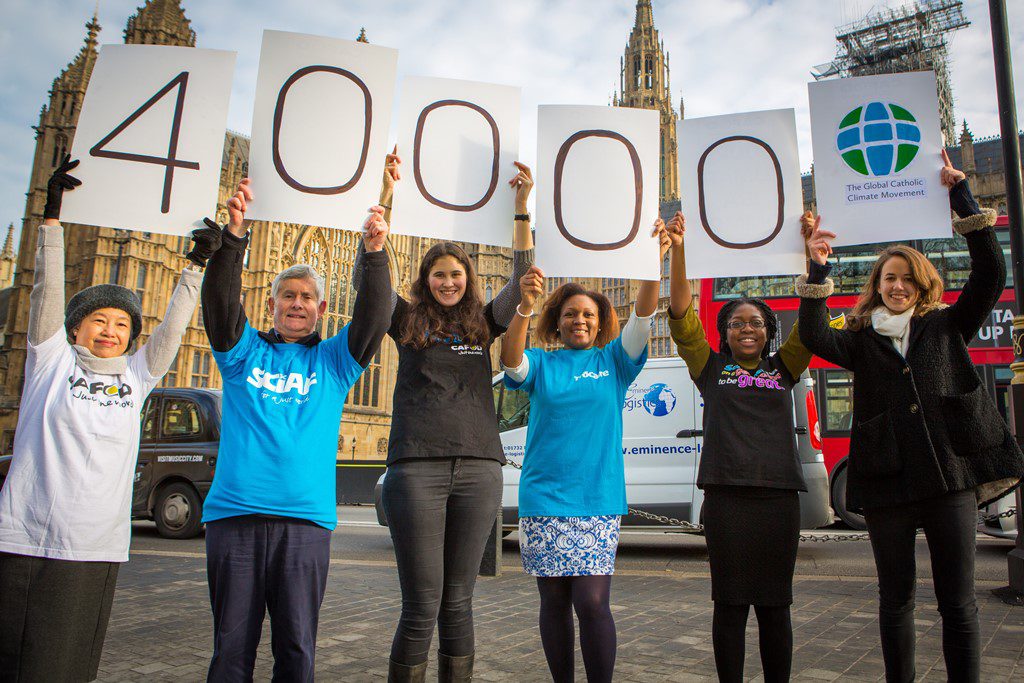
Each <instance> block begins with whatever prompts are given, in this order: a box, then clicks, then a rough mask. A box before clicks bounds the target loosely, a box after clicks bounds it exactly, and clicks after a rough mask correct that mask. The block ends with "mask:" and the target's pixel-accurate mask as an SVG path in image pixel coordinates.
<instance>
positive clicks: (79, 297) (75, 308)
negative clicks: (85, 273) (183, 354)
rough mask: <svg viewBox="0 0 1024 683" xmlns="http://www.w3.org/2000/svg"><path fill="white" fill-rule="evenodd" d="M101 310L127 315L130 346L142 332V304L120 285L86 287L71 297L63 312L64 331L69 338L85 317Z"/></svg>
mask: <svg viewBox="0 0 1024 683" xmlns="http://www.w3.org/2000/svg"><path fill="white" fill-rule="evenodd" d="M101 308H117V309H120V310H122V311H124V312H125V313H127V314H128V315H129V316H130V317H131V319H132V333H131V337H130V338H129V339H128V345H129V346H130V345H131V343H132V342H133V341H135V338H136V337H138V336H139V333H140V332H142V302H141V301H139V297H138V296H136V294H135V292H133V291H132V290H130V289H128V288H127V287H122V286H120V285H93V286H92V287H86V288H85V289H83V290H82V291H81V292H79V293H78V294H75V295H74V296H73V297H71V301H69V302H68V307H67V310H66V311H65V312H64V329H65V330H67V333H68V336H69V337H74V334H73V333H72V332H71V331H72V330H73V329H75V328H76V327H78V326H79V325H80V324H81V322H82V321H83V320H85V317H86V316H87V315H89V314H90V313H92V312H93V311H97V310H99V309H101Z"/></svg>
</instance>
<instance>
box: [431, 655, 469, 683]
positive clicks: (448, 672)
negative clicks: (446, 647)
mask: <svg viewBox="0 0 1024 683" xmlns="http://www.w3.org/2000/svg"><path fill="white" fill-rule="evenodd" d="M437 680H438V683H469V682H470V681H472V680H473V655H466V656H465V657H449V656H448V655H446V654H444V653H441V652H438V653H437Z"/></svg>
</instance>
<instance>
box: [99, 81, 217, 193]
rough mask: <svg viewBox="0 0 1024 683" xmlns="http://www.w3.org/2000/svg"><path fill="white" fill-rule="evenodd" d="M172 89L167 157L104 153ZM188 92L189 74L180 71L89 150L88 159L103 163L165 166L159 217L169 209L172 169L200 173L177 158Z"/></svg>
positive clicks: (192, 163) (192, 165) (192, 162)
mask: <svg viewBox="0 0 1024 683" xmlns="http://www.w3.org/2000/svg"><path fill="white" fill-rule="evenodd" d="M174 88H177V89H178V97H177V100H176V101H175V103H174V118H173V120H172V122H171V139H170V142H168V144H167V156H166V157H155V156H149V155H147V154H131V153H128V152H111V151H108V150H105V149H103V147H104V146H106V145H107V144H108V143H110V141H111V140H113V139H114V138H116V137H117V136H118V135H120V134H121V133H123V132H124V131H125V129H127V128H128V126H130V125H132V124H133V123H134V122H135V121H136V120H137V119H138V118H139V117H140V116H142V115H143V114H145V113H146V111H148V110H149V108H150V107H152V106H153V105H154V104H156V103H157V102H159V101H160V100H161V99H163V97H164V96H165V95H166V94H167V93H169V92H171V90H173V89H174ZM186 88H188V72H187V71H182V72H181V73H180V74H178V75H177V76H175V77H174V78H172V79H171V80H170V82H169V83H168V84H167V85H165V86H164V87H163V88H161V89H160V91H159V92H157V94H155V95H153V96H152V97H151V98H149V99H148V100H147V101H146V103H145V104H143V105H142V106H141V107H139V108H138V109H136V110H135V111H134V112H132V113H131V115H130V116H129V117H128V118H126V119H125V120H124V121H122V122H121V123H120V124H119V125H118V126H117V127H116V128H114V130H112V131H110V133H109V134H108V135H107V136H106V137H105V138H103V139H102V140H100V141H99V142H97V143H96V144H95V145H94V146H93V148H92V149H90V150H89V155H90V156H94V157H103V158H106V159H122V160H124V161H137V162H139V163H143V164H156V165H157V166H164V167H166V168H165V171H164V191H163V197H162V199H161V201H160V213H168V212H169V211H170V208H171V185H172V184H173V183H174V169H175V168H189V169H192V170H194V171H198V170H199V163H198V162H196V161H180V160H179V159H178V158H177V154H178V134H179V133H180V132H181V114H182V109H183V108H184V105H185V90H186Z"/></svg>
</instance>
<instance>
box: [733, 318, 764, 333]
mask: <svg viewBox="0 0 1024 683" xmlns="http://www.w3.org/2000/svg"><path fill="white" fill-rule="evenodd" d="M747 325H750V326H751V327H753V328H754V329H755V330H760V329H762V328H763V327H764V321H763V320H761V319H760V318H754V319H753V320H730V321H729V324H728V325H726V327H728V328H729V329H730V330H742V329H743V328H744V327H746V326H747Z"/></svg>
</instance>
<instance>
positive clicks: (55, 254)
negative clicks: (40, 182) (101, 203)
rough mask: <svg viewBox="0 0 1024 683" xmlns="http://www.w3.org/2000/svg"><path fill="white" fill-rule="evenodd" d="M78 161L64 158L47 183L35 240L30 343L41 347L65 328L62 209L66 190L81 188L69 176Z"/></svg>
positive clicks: (73, 178) (76, 179) (76, 180)
mask: <svg viewBox="0 0 1024 683" xmlns="http://www.w3.org/2000/svg"><path fill="white" fill-rule="evenodd" d="M76 166H78V160H77V159H76V160H75V161H71V156H70V155H68V156H65V157H64V159H63V160H62V161H61V165H60V166H59V167H57V170H55V171H54V172H53V175H51V176H50V180H49V181H48V182H47V183H46V206H44V207H43V224H42V225H41V226H39V232H38V235H37V237H36V267H35V272H34V273H33V281H32V293H31V294H30V295H29V309H28V342H29V344H33V345H35V344H40V343H42V342H44V341H46V340H47V339H49V338H51V337H52V336H53V335H55V334H57V333H58V332H59V331H60V330H61V329H62V328H63V327H64V228H63V227H62V226H61V224H60V220H59V219H60V205H61V201H62V200H63V198H64V191H65V190H73V189H75V188H76V187H78V186H79V185H81V184H82V181H81V180H79V179H78V178H76V177H74V176H72V175H70V171H72V170H73V169H74V168H75V167H76Z"/></svg>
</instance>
